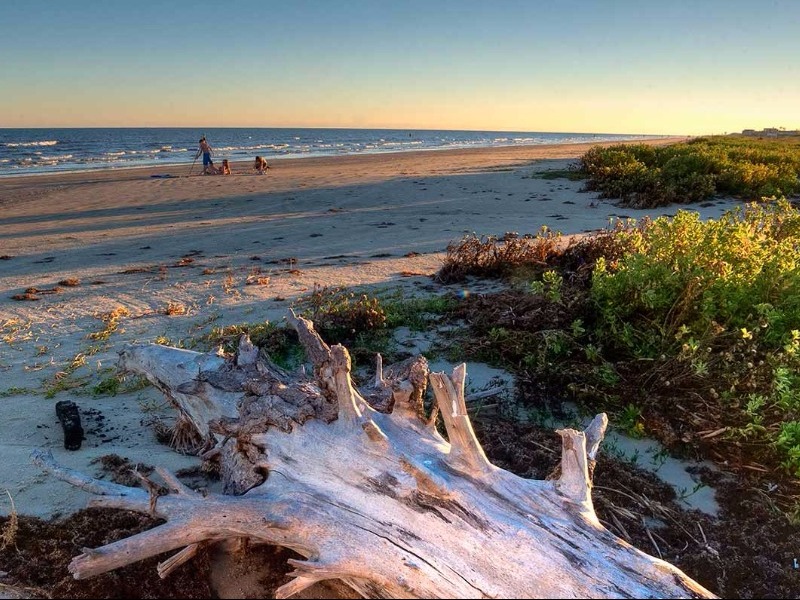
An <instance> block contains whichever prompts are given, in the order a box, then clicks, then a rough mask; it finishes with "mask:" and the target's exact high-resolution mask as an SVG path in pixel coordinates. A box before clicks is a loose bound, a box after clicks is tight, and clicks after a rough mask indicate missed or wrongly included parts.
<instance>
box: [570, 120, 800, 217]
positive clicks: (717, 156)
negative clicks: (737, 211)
mask: <svg viewBox="0 0 800 600" xmlns="http://www.w3.org/2000/svg"><path fill="white" fill-rule="evenodd" d="M578 167H579V168H578V170H577V172H578V173H580V174H582V175H583V176H584V177H585V178H586V189H587V190H589V191H597V192H600V194H601V196H602V197H604V198H616V199H620V200H621V201H622V202H623V203H624V204H626V205H629V206H631V207H636V208H652V207H657V206H664V205H666V204H670V203H682V204H685V203H690V202H698V201H702V200H706V199H708V198H711V197H713V196H717V195H724V196H733V197H737V198H741V199H743V200H759V199H761V198H763V197H772V196H786V197H789V196H793V195H796V194H798V193H800V180H799V179H798V176H800V137H796V136H789V137H783V138H777V139H772V138H767V139H762V138H754V137H746V136H713V137H702V138H696V139H693V140H690V141H688V142H684V143H680V144H672V145H669V146H662V147H656V146H649V145H645V144H633V145H621V144H620V145H613V146H609V147H605V148H602V147H599V146H598V147H594V148H592V149H591V150H589V151H588V152H587V153H586V154H584V155H583V156H582V157H581V159H580V161H579V165H578Z"/></svg>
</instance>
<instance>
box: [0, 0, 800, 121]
mask: <svg viewBox="0 0 800 600" xmlns="http://www.w3.org/2000/svg"><path fill="white" fill-rule="evenodd" d="M0 9H2V12H0V55H2V56H3V60H2V61H1V62H0V85H1V86H2V93H0V126H3V127H25V126H31V127H34V126H41V127H47V126H147V125H152V126H169V125H176V126H321V127H409V128H415V129H419V128H450V129H503V130H520V131H585V132H619V133H714V132H720V133H721V132H723V131H735V130H739V129H742V128H744V127H756V128H761V127H768V126H776V127H777V126H784V127H787V128H800V0H788V1H780V0H777V1H769V0H767V1H764V2H756V1H752V2H749V1H748V2H744V1H740V0H719V1H717V0H713V1H712V0H707V1H703V0H697V1H694V2H689V1H683V0H670V1H665V0H660V1H658V2H656V1H628V0H619V1H616V2H614V1H606V2H591V1H589V0H569V1H566V0H564V1H562V0H546V1H544V0H543V1H538V0H491V1H489V0H480V1H477V0H458V1H456V0H444V1H442V0H319V1H312V0H285V1H282V2H268V1H262V2H254V1H252V0H251V1H248V2H239V1H234V0H230V1H228V2H221V1H210V0H193V1H192V2H184V1H178V2H176V1H173V0H162V1H160V2H155V1H151V0H138V1H132V0H125V1H122V0H61V1H46V2H30V1H29V0H24V1H22V0H3V2H2V4H0Z"/></svg>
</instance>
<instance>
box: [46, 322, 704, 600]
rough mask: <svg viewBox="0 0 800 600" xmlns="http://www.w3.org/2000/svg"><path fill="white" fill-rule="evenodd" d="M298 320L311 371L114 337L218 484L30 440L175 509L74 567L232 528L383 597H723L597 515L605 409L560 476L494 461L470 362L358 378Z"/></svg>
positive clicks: (570, 438) (192, 543)
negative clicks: (200, 485)
mask: <svg viewBox="0 0 800 600" xmlns="http://www.w3.org/2000/svg"><path fill="white" fill-rule="evenodd" d="M289 321H290V323H291V324H292V326H293V327H294V328H295V329H296V330H297V333H298V335H299V338H300V341H301V343H302V344H303V346H304V347H305V349H306V353H307V355H308V358H309V360H310V362H311V363H312V364H313V366H314V369H313V370H314V373H313V377H310V376H306V375H305V374H299V375H289V374H287V373H285V372H284V371H282V370H281V369H279V368H278V367H276V366H275V365H274V364H273V363H272V362H271V361H270V360H269V358H268V357H267V356H265V355H263V354H261V353H259V352H258V350H257V349H256V348H254V347H253V345H252V344H251V343H250V341H249V340H248V339H247V338H243V339H242V340H241V342H240V346H239V350H238V352H237V354H236V355H235V356H234V357H232V358H230V359H225V358H222V357H219V356H217V355H214V354H200V353H197V352H190V351H187V350H179V349H175V348H169V347H165V346H159V345H155V344H151V345H135V346H130V347H127V348H125V349H124V350H122V351H121V353H120V357H121V358H120V367H121V368H122V369H123V370H125V371H128V372H135V373H141V374H144V375H145V376H146V377H147V378H148V379H149V380H150V381H151V382H152V383H153V384H154V385H155V386H157V387H158V388H159V389H161V390H162V391H163V392H164V393H165V394H166V396H167V397H168V398H169V399H170V400H171V402H172V403H173V404H174V406H175V407H176V408H177V409H178V411H180V414H181V417H182V419H183V422H184V423H190V424H191V427H193V428H194V429H196V431H197V433H198V434H199V435H201V436H202V437H203V439H204V440H205V443H206V447H205V449H204V451H203V456H204V458H205V459H207V460H217V461H219V463H220V469H221V473H222V477H223V481H224V486H225V494H222V495H215V494H209V495H208V496H202V495H200V494H198V493H196V492H194V491H192V490H190V489H188V488H186V487H185V486H184V485H183V484H182V483H181V482H180V481H178V479H177V478H176V477H174V476H173V475H172V474H170V473H168V472H166V471H164V470H161V469H159V470H158V473H159V475H160V477H161V478H162V479H163V480H164V482H165V483H166V485H167V487H168V488H169V489H170V491H171V493H170V494H168V495H166V496H158V495H156V493H155V492H148V491H146V490H143V489H138V488H129V487H125V486H121V485H117V484H113V483H108V482H104V481H99V480H95V479H91V478H88V477H85V476H83V475H81V474H80V473H77V472H75V471H72V470H70V469H66V468H63V467H61V466H59V465H58V464H56V463H55V462H54V461H53V459H52V457H51V456H48V455H47V454H44V453H41V452H40V453H37V454H36V456H35V460H36V462H37V463H38V464H39V465H41V466H42V467H43V468H44V469H45V470H47V471H49V472H50V473H51V474H53V475H54V476H56V477H59V478H61V479H63V480H65V481H67V482H69V483H71V484H73V485H76V486H78V487H81V488H83V489H85V490H86V491H88V492H91V493H93V494H98V495H99V496H100V497H99V498H97V499H95V500H94V501H93V502H92V504H93V505H95V506H105V507H116V508H123V509H129V510H136V511H141V512H147V513H151V514H154V515H156V516H158V517H160V518H163V519H165V520H166V523H165V524H164V525H161V526H159V527H156V528H154V529H151V530H149V531H146V532H144V533H140V534H138V535H136V536H133V537H130V538H127V539H123V540H120V541H118V542H114V543H112V544H108V545H107V546H103V547H101V548H97V549H92V550H89V549H87V550H85V551H84V553H83V554H81V555H80V556H78V557H76V558H75V559H74V560H73V561H72V563H71V565H70V570H71V572H72V573H73V574H74V576H75V577H76V578H85V577H92V576H94V575H98V574H100V573H104V572H107V571H110V570H113V569H116V568H119V567H122V566H124V565H127V564H130V563H132V562H135V561H139V560H142V559H145V558H148V557H150V556H154V555H156V554H160V553H163V552H168V551H171V550H180V551H179V552H178V553H177V554H175V555H174V556H173V557H172V558H170V559H168V560H167V561H166V562H164V563H162V566H161V568H160V569H159V573H160V574H162V575H165V574H167V573H168V572H169V571H170V570H171V569H172V568H174V567H175V566H177V565H178V564H181V563H182V562H184V561H186V560H189V559H190V558H191V556H192V555H193V554H194V553H195V552H196V550H197V548H198V545H199V544H204V543H211V542H218V541H222V540H226V539H237V538H238V539H246V540H248V541H249V542H250V543H266V544H274V545H279V546H283V547H286V548H290V549H292V550H294V551H296V552H298V553H299V554H300V555H302V556H303V557H305V560H291V561H290V563H291V564H292V566H294V568H295V570H294V572H293V573H292V576H293V579H292V580H291V581H290V582H289V583H287V584H285V585H284V586H282V587H281V588H279V589H278V590H277V597H280V598H286V597H289V596H292V595H293V594H295V593H297V592H299V591H301V590H303V589H304V588H306V587H308V586H310V585H312V584H314V583H315V582H318V581H322V580H327V579H338V580H341V581H342V582H344V583H345V584H347V585H349V586H350V587H352V588H353V589H354V590H357V591H358V592H359V593H360V594H362V595H363V596H365V597H381V598H486V597H490V598H536V597H539V598H599V597H636V598H666V597H695V598H699V597H703V598H705V597H714V596H713V594H711V592H709V591H708V590H706V589H705V588H703V587H702V586H700V585H699V584H698V583H696V582H695V581H693V580H692V579H690V578H689V577H687V576H686V575H685V574H684V573H682V572H681V571H680V570H678V569H677V568H675V567H674V566H672V565H670V564H668V563H666V562H664V561H662V560H659V559H657V558H654V557H652V556H649V555H647V554H645V553H643V552H641V551H639V550H637V549H635V548H633V547H632V546H631V545H629V544H628V543H626V542H624V541H623V540H621V539H619V538H617V537H616V536H614V535H613V534H612V533H610V532H609V531H608V530H606V529H605V528H604V527H603V526H602V525H601V524H600V522H599V521H598V519H597V517H596V515H595V512H594V508H593V506H592V499H591V487H592V483H591V478H590V475H589V473H590V471H591V468H592V467H593V463H594V458H595V456H596V452H597V450H598V447H599V445H600V442H601V441H602V439H603V435H604V432H605V428H606V424H607V419H606V417H605V415H604V414H603V415H598V416H597V417H596V418H595V419H594V421H593V422H592V424H591V425H590V426H589V427H588V428H587V429H586V430H585V431H575V430H572V429H564V430H560V431H559V432H558V433H559V434H560V435H561V437H562V441H563V445H562V458H561V464H560V476H559V477H558V478H557V479H554V480H547V481H534V480H528V479H523V478H520V477H518V476H516V475H513V474H512V473H509V472H507V471H504V470H502V469H500V468H498V467H496V466H494V465H492V464H491V463H490V462H489V460H488V459H487V458H486V455H485V454H484V452H483V449H482V448H481V445H480V443H479V442H478V440H477V438H476V437H475V433H474V431H473V429H472V424H471V422H470V419H469V417H468V416H467V410H466V404H465V401H464V382H465V378H466V368H465V365H463V364H462V365H459V366H457V367H456V368H455V369H454V370H453V372H452V374H450V375H446V374H444V373H429V372H428V365H427V361H426V360H425V359H424V358H423V357H421V356H420V357H416V358H413V359H409V360H407V361H404V362H403V363H400V364H398V365H393V366H391V367H388V368H386V369H384V368H383V366H382V361H381V360H380V357H379V358H378V363H377V369H376V371H377V372H376V375H375V378H374V380H373V381H371V382H370V383H369V384H368V385H366V386H363V387H361V388H360V389H357V388H356V387H355V386H354V385H353V382H352V379H351V363H350V357H349V355H348V353H347V350H346V349H345V348H344V347H343V346H338V345H337V346H333V347H329V346H328V345H327V344H325V342H324V341H323V340H322V339H321V338H320V337H319V335H318V334H317V333H316V332H315V331H314V327H313V324H312V323H311V322H309V321H307V320H306V319H303V318H300V317H297V316H295V315H294V314H292V315H291V316H290V317H289ZM429 381H430V385H431V387H432V389H433V394H434V397H435V406H434V408H433V411H432V413H431V414H429V415H428V414H426V413H425V410H424V406H423V397H424V393H425V390H426V387H427V385H428V382H429ZM440 417H441V419H442V422H443V424H444V428H445V430H446V438H445V437H444V436H443V435H441V434H440V433H439V432H438V431H437V421H438V419H439V418H440ZM150 489H155V486H150Z"/></svg>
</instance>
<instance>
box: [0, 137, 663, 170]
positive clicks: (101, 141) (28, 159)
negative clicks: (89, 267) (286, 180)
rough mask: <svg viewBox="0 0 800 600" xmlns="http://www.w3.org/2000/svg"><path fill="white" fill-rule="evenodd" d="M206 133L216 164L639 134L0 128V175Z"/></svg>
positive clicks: (91, 163)
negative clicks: (228, 161)
mask: <svg viewBox="0 0 800 600" xmlns="http://www.w3.org/2000/svg"><path fill="white" fill-rule="evenodd" d="M201 136H206V138H207V139H208V142H209V143H210V144H211V146H212V148H213V149H214V154H213V157H214V160H215V162H220V161H221V160H222V159H225V158H227V159H228V160H231V161H237V160H252V159H253V158H255V156H256V155H259V156H263V157H265V158H266V159H267V160H270V159H274V158H302V157H315V156H337V155H345V154H374V153H380V152H405V151H414V150H446V149H458V148H492V147H501V146H528V145H537V144H573V143H581V142H614V141H623V140H639V139H641V140H643V139H652V138H657V137H660V136H652V135H644V134H642V135H624V134H605V133H543V132H509V131H437V130H407V129H288V128H207V129H202V128H82V129H0V176H3V175H6V176H8V175H25V174H31V175H32V174H41V173H54V172H64V171H81V170H94V169H115V168H116V169H119V168H129V167H145V166H153V165H182V164H186V163H192V161H193V160H194V157H195V155H196V153H197V147H198V141H199V139H200V137H201Z"/></svg>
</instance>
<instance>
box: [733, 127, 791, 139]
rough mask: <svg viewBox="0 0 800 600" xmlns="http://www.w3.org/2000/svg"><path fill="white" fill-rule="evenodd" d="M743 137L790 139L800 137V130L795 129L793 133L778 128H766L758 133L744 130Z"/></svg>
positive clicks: (753, 130) (752, 130)
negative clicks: (790, 137)
mask: <svg viewBox="0 0 800 600" xmlns="http://www.w3.org/2000/svg"><path fill="white" fill-rule="evenodd" d="M742 135H749V136H761V137H768V138H776V137H789V136H794V135H800V129H794V130H791V131H787V130H785V129H783V128H777V127H765V128H764V129H762V130H761V131H756V130H755V129H743V130H742Z"/></svg>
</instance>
